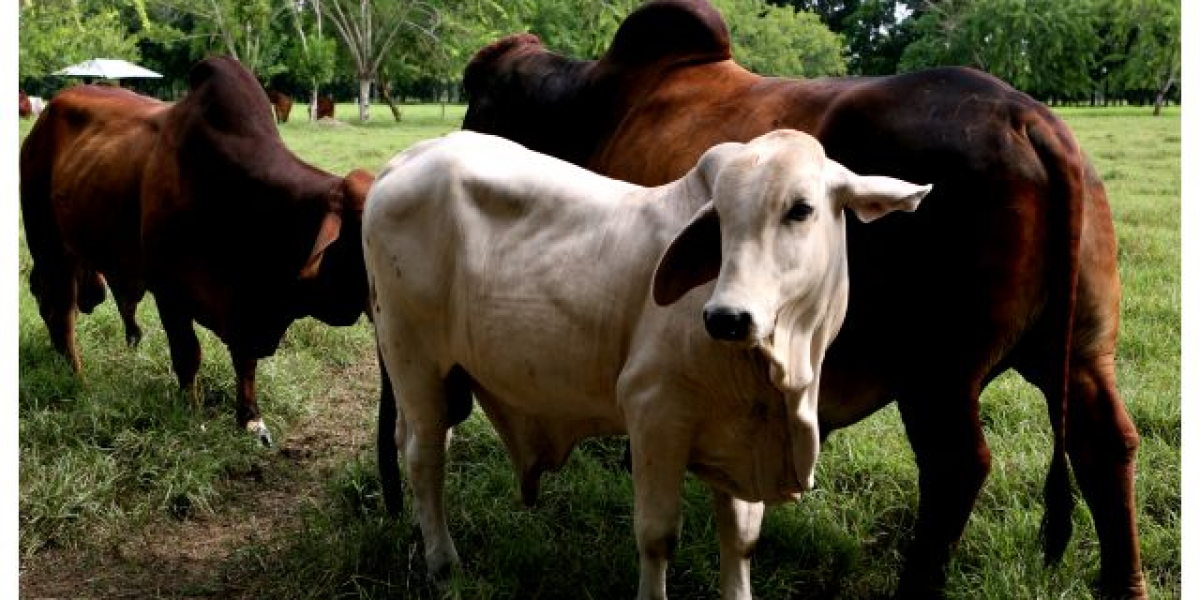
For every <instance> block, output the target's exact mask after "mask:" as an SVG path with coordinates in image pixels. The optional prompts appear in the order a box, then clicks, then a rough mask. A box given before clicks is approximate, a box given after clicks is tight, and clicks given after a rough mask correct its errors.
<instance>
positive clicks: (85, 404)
mask: <svg viewBox="0 0 1200 600" xmlns="http://www.w3.org/2000/svg"><path fill="white" fill-rule="evenodd" d="M462 110H463V109H462V107H454V106H451V107H448V108H447V109H446V111H447V112H446V116H445V117H444V118H443V116H442V108H441V107H438V106H422V107H407V108H406V110H405V118H404V122H402V123H401V124H398V125H397V124H395V123H394V122H392V120H391V118H390V115H388V114H387V111H386V109H385V108H382V107H375V108H374V110H373V114H374V120H373V121H372V122H371V123H370V124H368V125H366V126H360V125H356V124H347V125H324V124H311V123H308V122H306V121H304V120H303V119H296V118H295V117H296V115H297V113H298V112H299V111H296V110H294V111H293V117H294V118H293V121H292V122H291V123H288V124H286V125H284V126H282V127H281V131H282V134H283V137H284V139H285V141H286V142H287V143H288V145H289V146H290V147H291V148H292V149H293V150H294V151H295V152H296V153H297V154H298V155H300V156H301V157H303V158H305V159H306V160H308V161H310V162H312V163H313V164H315V165H317V166H320V167H322V168H324V169H327V170H330V171H333V172H336V173H344V172H346V171H348V170H349V169H351V168H354V167H364V168H367V169H370V170H372V171H377V170H378V169H379V168H380V166H382V165H383V164H384V163H385V162H386V161H387V159H388V158H390V157H391V156H392V155H393V154H395V153H396V152H398V151H400V150H402V149H404V148H405V147H407V146H409V145H410V144H412V143H413V142H415V141H418V140H420V139H424V138H427V137H431V136H434V135H438V134H441V133H444V132H447V131H450V130H453V129H456V128H457V127H458V123H459V120H460V119H461V116H462ZM337 114H338V116H339V117H340V118H342V119H349V118H350V117H351V116H352V115H355V114H356V113H354V112H353V107H352V106H350V105H339V107H338V113H337ZM1062 114H1063V115H1064V117H1065V118H1066V120H1067V121H1068V123H1069V124H1070V126H1071V127H1072V128H1073V130H1074V131H1075V133H1076V134H1077V136H1078V138H1079V140H1080V142H1081V144H1082V146H1083V147H1084V149H1085V150H1087V151H1088V153H1089V154H1090V155H1091V157H1092V158H1093V160H1094V162H1095V164H1096V167H1097V169H1098V170H1099V172H1100V173H1101V174H1102V175H1103V177H1104V179H1105V182H1106V184H1107V186H1108V192H1109V195H1110V198H1111V201H1112V204H1113V212H1114V218H1115V219H1116V222H1117V232H1118V235H1119V243H1120V261H1121V275H1122V280H1123V285H1124V292H1125V297H1124V301H1123V304H1122V318H1123V323H1122V330H1121V345H1120V351H1119V357H1118V369H1119V381H1120V388H1121V392H1122V393H1123V395H1124V397H1125V400H1126V402H1127V403H1128V405H1129V409H1130V412H1131V413H1132V415H1133V417H1134V419H1135V421H1136V423H1137V426H1138V428H1139V430H1140V432H1141V434H1142V448H1141V452H1140V454H1139V457H1138V481H1137V484H1138V494H1139V496H1138V511H1139V523H1140V527H1141V539H1142V550H1143V558H1144V561H1145V568H1146V575H1147V577H1148V579H1149V583H1150V586H1151V593H1152V595H1153V596H1154V597H1158V598H1171V597H1178V596H1179V595H1180V577H1181V561H1180V512H1181V505H1180V446H1181V418H1180V335H1179V328H1180V311H1181V309H1180V227H1179V220H1180V168H1181V165H1180V139H1181V132H1180V119H1179V112H1178V110H1175V111H1174V112H1169V113H1168V114H1167V115H1166V116H1163V117H1159V118H1154V117H1150V116H1149V111H1148V110H1145V109H1123V110H1105V111H1093V110H1083V109H1074V110H1066V111H1063V112H1062ZM351 123H353V121H351ZM28 129H29V123H27V122H22V124H21V135H22V136H23V135H24V134H25V133H26V132H27V131H28ZM20 269H21V281H20V282H19V287H20V301H19V310H20V340H19V343H20V355H19V360H20V367H19V368H20V374H21V379H20V386H19V387H20V398H19V402H20V409H19V411H20V433H21V440H20V453H21V459H20V460H21V463H20V468H21V473H20V485H21V489H20V497H21V500H20V546H21V547H20V552H21V573H22V576H21V587H22V592H23V595H27V596H59V597H62V596H95V597H114V596H120V597H146V596H168V597H196V596H216V597H272V598H297V597H309V598H330V597H411V598H426V597H437V596H438V595H439V594H438V592H437V591H436V590H435V589H434V588H432V587H431V586H430V585H429V583H428V581H427V580H426V578H425V576H424V563H423V558H422V551H421V546H420V540H419V534H418V532H417V530H416V527H415V525H413V524H412V521H411V518H410V517H411V515H410V514H406V518H405V519H403V520H401V521H398V522H396V521H392V520H389V519H388V518H387V517H386V516H385V515H384V513H383V509H382V501H381V498H380V496H379V483H378V478H377V475H376V473H375V461H374V450H373V441H372V440H373V436H374V425H373V419H374V407H375V403H376V394H377V392H378V380H377V377H378V375H377V371H376V366H375V364H374V354H373V350H372V335H373V334H372V332H371V330H370V327H369V325H368V324H367V323H366V321H365V320H363V321H360V322H359V323H358V324H357V325H355V326H353V327H348V328H339V329H334V328H329V327H326V326H324V325H321V324H319V323H316V322H313V321H311V320H304V321H300V322H298V323H296V324H295V325H293V327H292V329H291V330H290V331H289V334H288V336H287V338H286V339H285V341H284V343H283V345H282V347H281V349H280V351H279V353H278V354H277V355H276V356H275V357H273V358H271V359H269V360H265V361H263V362H262V363H260V368H259V381H258V384H259V402H260V405H261V407H262V410H263V413H264V415H265V416H266V419H267V422H268V424H269V426H270V427H271V429H272V431H273V432H274V433H275V436H276V443H277V447H276V448H274V449H264V448H261V447H259V446H258V445H257V442H255V441H254V440H252V439H251V438H250V436H247V435H244V434H243V433H241V432H239V431H237V430H236V429H235V428H234V427H233V423H234V419H233V398H234V395H235V391H234V378H233V372H232V367H231V366H230V364H229V359H228V356H227V354H226V352H225V349H224V347H223V346H222V345H221V344H220V343H219V342H217V340H216V339H215V338H214V337H213V336H211V335H209V334H208V332H207V331H202V330H201V331H200V332H199V333H200V338H201V342H202V346H203V350H204V353H205V359H204V362H203V365H202V368H201V373H200V378H199V382H200V385H201V387H202V389H203V391H204V397H205V398H206V399H207V403H206V404H205V406H204V407H203V409H202V410H201V411H200V412H199V413H197V412H194V411H193V410H192V409H190V408H189V407H188V405H187V402H186V401H185V399H184V398H183V396H182V395H181V394H180V392H178V390H177V389H176V386H175V381H174V376H173V375H172V373H171V369H170V361H169V359H168V358H167V350H166V341H165V337H164V335H163V333H162V330H161V328H160V327H159V325H158V318H157V314H156V312H155V311H154V306H153V305H154V303H153V299H152V298H149V297H148V298H147V300H146V301H145V302H144V303H143V305H142V307H141V309H140V311H139V317H140V320H141V322H142V324H143V327H144V329H145V330H146V335H145V339H144V340H143V342H142V345H141V346H140V347H139V348H138V349H137V350H129V349H126V348H125V347H124V344H123V342H122V339H123V337H122V331H121V326H120V319H119V317H118V316H117V314H116V309H115V307H114V305H113V304H112V303H111V302H106V303H105V304H104V305H102V306H101V307H100V308H98V309H97V311H96V313H95V314H93V315H90V316H84V317H82V318H81V319H80V332H79V339H80V342H81V351H82V355H83V361H84V365H85V378H84V380H83V381H82V382H81V381H79V380H76V379H75V378H73V377H71V375H70V372H69V369H68V368H67V365H66V363H65V362H64V361H63V360H61V359H60V358H59V357H58V356H57V355H56V354H55V353H54V352H53V350H52V348H51V347H50V344H49V340H48V337H47V335H46V332H45V327H44V326H43V324H42V322H41V320H40V318H39V317H38V313H37V308H36V306H35V304H34V302H33V299H32V297H31V296H30V295H29V293H28V284H27V277H28V271H29V257H28V253H27V251H26V250H25V248H24V243H23V241H22V249H21V265H20ZM983 419H984V422H985V424H986V430H987V434H988V439H989V442H990V443H991V446H992V451H993V469H992V474H991V477H990V478H989V480H988V482H987V484H986V486H985V488H984V490H983V493H982V494H981V496H980V499H979V502H978V503H977V505H976V508H975V511H974V513H973V514H972V517H971V520H970V523H969V524H968V526H967V530H966V533H965V535H964V537H963V539H962V543H961V546H960V547H959V549H958V551H957V552H956V553H955V555H954V562H953V564H952V566H951V573H950V580H949V589H948V592H949V593H950V595H951V596H952V597H956V598H996V599H1010V598H1034V597H1038V598H1079V597H1087V596H1088V595H1089V593H1090V591H1089V589H1090V588H1089V586H1090V584H1091V583H1092V581H1093V580H1094V579H1095V577H1096V575H1097V573H1098V567H1099V549H1098V547H1097V544H1096V538H1095V532H1094V529H1093V527H1092V525H1091V522H1090V519H1091V517H1090V514H1089V513H1088V512H1087V511H1086V509H1084V508H1083V507H1082V505H1081V507H1080V508H1079V509H1077V511H1076V513H1075V521H1076V534H1075V537H1074V538H1073V540H1072V543H1071V546H1070V547H1069V549H1068V552H1067V556H1066V559H1065V563H1064V564H1063V565H1062V566H1061V567H1059V568H1057V569H1046V568H1043V567H1042V564H1041V560H1042V559H1041V554H1040V550H1039V546H1038V542H1037V524H1038V520H1039V518H1040V515H1041V502H1040V489H1041V484H1042V480H1043V477H1044V475H1045V469H1046V465H1047V462H1048V459H1049V456H1050V435H1049V434H1050V432H1049V428H1048V425H1047V419H1046V414H1045V404H1044V402H1043V401H1042V399H1041V398H1040V396H1038V395H1037V394H1036V393H1035V392H1034V391H1033V390H1032V388H1031V387H1030V386H1028V385H1026V384H1025V383H1024V382H1022V381H1021V380H1020V379H1019V378H1018V377H1016V376H1015V375H1011V374H1010V375H1006V376H1004V377H1002V378H1001V379H1000V380H998V381H997V382H996V383H994V384H993V385H992V386H991V387H990V388H989V389H988V390H987V392H986V393H985V395H984V399H983ZM623 448H624V445H623V442H622V441H621V440H616V439H610V440H594V441H589V442H587V443H585V444H584V445H583V446H582V447H581V448H579V449H578V450H577V451H576V452H575V453H574V455H573V456H572V458H571V460H570V461H569V463H568V465H567V467H566V468H565V469H564V471H563V472H561V473H559V474H554V475H549V476H547V477H546V478H545V480H544V482H543V491H542V496H541V505H540V506H539V507H537V508H536V509H534V510H526V509H523V508H521V507H520V504H519V501H518V492H517V486H516V483H515V480H514V477H513V475H512V472H511V468H510V467H509V464H508V461H507V458H506V456H505V454H504V452H503V450H502V447H501V445H500V442H499V440H498V439H497V437H496V435H495V434H494V432H493V431H492V429H491V427H490V426H489V425H488V424H487V422H486V420H484V419H483V417H482V416H481V414H480V412H479V411H476V413H475V414H474V415H473V416H472V417H471V418H470V419H469V420H468V421H467V422H466V423H464V424H463V425H462V426H461V427H460V428H459V429H458V431H457V432H456V437H455V440H454V442H453V444H452V446H451V450H450V461H451V463H450V466H449V475H448V494H447V495H448V509H449V513H450V528H451V531H452V533H453V534H454V536H455V538H456V541H457V543H458V545H459V550H460V552H461V554H462V558H463V560H464V564H465V566H466V573H465V574H463V575H460V576H459V577H457V578H456V579H455V580H454V581H453V582H452V585H451V589H452V590H457V591H459V592H461V595H462V596H463V597H466V598H518V597H519V598H619V597H630V596H632V595H633V593H634V591H635V589H636V581H637V554H636V547H635V544H634V541H633V531H632V524H631V521H632V500H631V498H632V493H631V485H630V478H629V476H628V475H627V474H626V473H625V472H624V471H623V470H622V468H621V467H620V459H621V454H622V452H623ZM817 482H818V489H817V490H815V491H814V492H812V493H810V494H809V495H807V496H806V497H805V498H804V499H803V500H802V501H801V502H799V503H797V504H793V505H788V506H786V507H780V508H775V509H772V510H770V511H768V514H767V518H766V522H765V525H764V530H763V535H762V542H761V544H760V547H759V551H758V553H757V555H756V558H755V563H754V571H753V573H754V586H755V591H756V592H757V594H758V595H759V597H761V598H767V599H771V598H827V597H842V598H870V597H877V596H879V595H882V594H886V593H887V592H888V591H889V590H890V589H892V588H893V587H894V585H895V584H896V582H897V577H898V573H899V569H900V566H901V562H900V555H901V551H902V549H903V547H904V545H905V543H906V541H907V540H908V539H909V535H910V533H911V528H912V525H913V522H914V519H915V514H916V503H917V492H916V469H915V466H914V464H913V460H912V454H911V451H910V450H909V447H908V444H907V441H906V439H905V437H904V433H903V428H902V426H901V424H900V420H899V417H898V413H897V411H896V410H895V409H894V408H890V409H887V410H885V411H883V412H881V413H880V414H878V415H876V416H874V417H872V418H870V419H868V420H867V421H865V422H863V423H862V424H860V425H857V426H855V427H852V428H849V429H847V430H843V431H839V432H837V433H835V434H833V435H832V436H831V437H830V439H829V440H828V443H827V444H826V447H825V449H824V452H823V453H822V457H821V463H820V465H819V468H818V473H817ZM685 506H686V513H685V517H684V529H683V538H682V540H681V543H680V547H679V549H678V552H677V556H676V559H675V560H674V561H673V562H672V565H671V571H670V574H669V592H670V593H671V594H672V595H673V596H674V597H676V598H699V597H716V596H717V595H718V590H717V588H716V585H717V578H718V570H717V568H718V567H717V550H716V535H715V525H714V523H713V520H712V517H711V514H710V510H709V501H708V495H707V492H706V491H705V490H704V488H703V486H702V485H701V484H699V482H698V481H697V480H695V479H694V478H689V480H688V482H687V485H686V488H685ZM410 507H411V504H409V505H406V510H407V509H408V508H410Z"/></svg>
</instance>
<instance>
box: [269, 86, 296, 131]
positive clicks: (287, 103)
mask: <svg viewBox="0 0 1200 600" xmlns="http://www.w3.org/2000/svg"><path fill="white" fill-rule="evenodd" d="M267 100H270V101H271V109H272V110H274V111H275V122H276V123H287V122H288V117H289V116H290V115H291V114H292V97H291V96H289V95H287V94H285V93H283V92H281V91H279V90H267Z"/></svg>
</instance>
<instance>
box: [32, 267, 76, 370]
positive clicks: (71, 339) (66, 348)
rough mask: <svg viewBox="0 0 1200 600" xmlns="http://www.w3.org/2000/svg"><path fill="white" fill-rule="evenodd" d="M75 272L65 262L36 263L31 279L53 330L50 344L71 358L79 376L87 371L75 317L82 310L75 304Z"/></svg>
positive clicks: (38, 300) (49, 328)
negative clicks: (51, 265)
mask: <svg viewBox="0 0 1200 600" xmlns="http://www.w3.org/2000/svg"><path fill="white" fill-rule="evenodd" d="M72 271H73V268H72V267H71V266H70V265H67V264H61V263H59V264H55V265H54V266H53V268H46V267H42V266H34V269H33V272H32V273H31V274H30V276H29V281H30V288H31V291H32V292H33V295H34V297H35V298H36V299H37V303H38V312H39V313H41V315H42V321H44V322H45V323H46V329H47V330H48V331H49V333H50V343H51V344H53V345H54V349H55V350H56V351H58V353H59V354H61V355H63V357H64V358H66V359H67V364H69V365H70V366H71V371H72V372H73V373H75V374H76V375H79V374H80V373H81V372H82V371H83V362H82V361H81V360H80V359H79V348H78V346H77V345H76V343H75V318H76V316H77V315H78V314H79V309H78V308H77V306H76V303H75V301H76V291H77V280H76V278H75V275H74V274H73V272H72Z"/></svg>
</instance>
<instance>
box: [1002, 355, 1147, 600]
mask: <svg viewBox="0 0 1200 600" xmlns="http://www.w3.org/2000/svg"><path fill="white" fill-rule="evenodd" d="M1018 370H1020V372H1021V374H1022V375H1023V376H1025V378H1026V379H1028V380H1029V381H1030V382H1031V383H1033V384H1034V385H1036V386H1038V387H1039V388H1041V389H1042V390H1043V393H1045V395H1046V397H1047V398H1048V399H1049V398H1057V397H1061V394H1053V393H1049V390H1051V389H1052V388H1051V387H1050V386H1053V385H1055V383H1054V382H1053V379H1052V378H1050V377H1046V376H1045V372H1044V371H1043V370H1039V369H1037V368H1036V367H1034V366H1024V365H1023V366H1021V367H1019V368H1018ZM1069 394H1070V396H1069V404H1068V407H1067V427H1066V431H1067V454H1068V456H1069V457H1070V459H1071V467H1072V469H1073V470H1074V472H1075V479H1076V481H1077V482H1078V484H1079V489H1080V491H1081V492H1082V493H1083V497H1084V500H1085V501H1086V502H1087V504H1088V508H1089V509H1090V510H1091V511H1092V521H1093V522H1094V523H1095V525H1096V537H1097V538H1098V539H1099V541H1100V593H1101V595H1102V596H1103V597H1105V598H1145V597H1146V582H1145V578H1144V576H1143V575H1142V559H1141V552H1140V550H1139V548H1138V534H1137V521H1136V512H1137V509H1136V503H1135V500H1134V469H1135V459H1136V455H1137V449H1138V445H1139V443H1140V442H1139V438H1138V433H1137V429H1136V428H1135V427H1134V425H1133V421H1132V420H1131V419H1130V418H1129V413H1128V412H1126V410H1125V403H1124V402H1122V400H1121V397H1120V394H1119V393H1118V392H1117V383H1116V366H1115V365H1114V359H1113V356H1112V354H1111V353H1106V354H1104V355H1102V356H1099V357H1086V356H1075V357H1073V358H1072V363H1071V378H1070V390H1069ZM1051 409H1052V413H1053V409H1054V407H1051Z"/></svg>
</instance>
